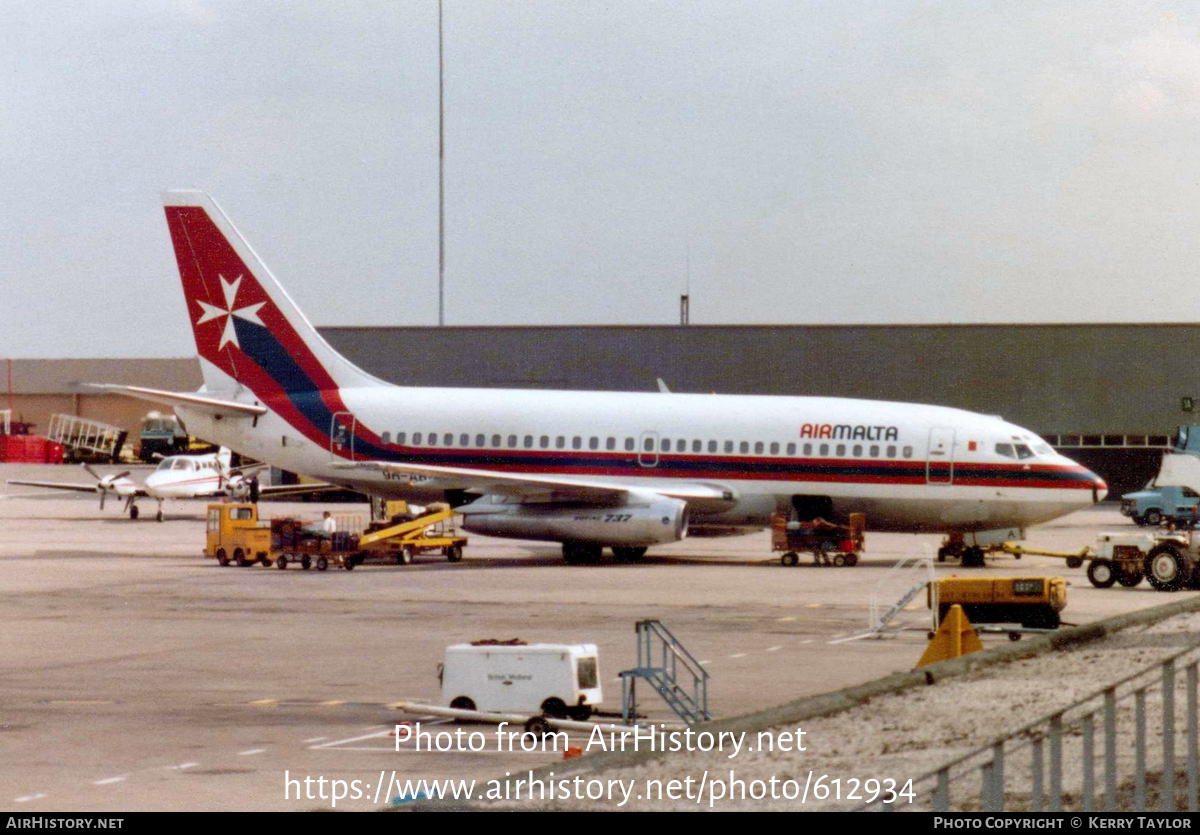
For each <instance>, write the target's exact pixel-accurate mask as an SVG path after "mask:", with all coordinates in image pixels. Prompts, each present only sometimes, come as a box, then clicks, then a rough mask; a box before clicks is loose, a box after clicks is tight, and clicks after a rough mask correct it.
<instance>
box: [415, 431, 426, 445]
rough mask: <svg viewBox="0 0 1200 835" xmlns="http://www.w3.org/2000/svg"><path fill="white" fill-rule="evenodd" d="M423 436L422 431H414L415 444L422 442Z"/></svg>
mask: <svg viewBox="0 0 1200 835" xmlns="http://www.w3.org/2000/svg"><path fill="white" fill-rule="evenodd" d="M422 437H424V436H423V435H421V433H420V432H414V433H413V443H414V444H420V443H421V438H422Z"/></svg>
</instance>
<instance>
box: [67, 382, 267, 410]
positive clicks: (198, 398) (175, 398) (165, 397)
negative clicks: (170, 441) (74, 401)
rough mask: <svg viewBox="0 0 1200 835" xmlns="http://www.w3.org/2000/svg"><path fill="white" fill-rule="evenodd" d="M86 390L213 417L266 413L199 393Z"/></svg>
mask: <svg viewBox="0 0 1200 835" xmlns="http://www.w3.org/2000/svg"><path fill="white" fill-rule="evenodd" d="M84 385H85V386H87V387H88V388H93V389H101V390H102V391H111V392H114V393H118V394H126V395H129V396H130V397H136V398H138V399H139V400H149V401H151V402H152V403H167V404H169V405H172V406H177V405H178V406H186V407H187V408H189V409H192V410H194V411H197V412H204V413H205V414H207V415H212V416H213V417H246V418H253V417H260V416H261V415H265V414H266V413H267V408H266V407H265V406H257V405H252V404H250V403H237V402H235V401H232V400H222V399H221V398H219V397H208V396H206V395H204V394H199V393H187V392H178V391H162V390H161V389H148V388H143V387H142V386H120V385H115V384H112V383H84Z"/></svg>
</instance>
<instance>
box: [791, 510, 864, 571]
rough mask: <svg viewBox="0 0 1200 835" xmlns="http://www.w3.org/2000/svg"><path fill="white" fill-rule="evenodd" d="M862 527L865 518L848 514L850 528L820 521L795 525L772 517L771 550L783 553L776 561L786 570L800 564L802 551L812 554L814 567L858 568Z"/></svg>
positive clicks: (792, 522)
mask: <svg viewBox="0 0 1200 835" xmlns="http://www.w3.org/2000/svg"><path fill="white" fill-rule="evenodd" d="M865 527H866V516H865V515H864V514H862V513H851V514H850V524H849V525H839V524H837V523H836V522H829V521H826V520H825V519H821V518H817V519H813V520H812V521H809V522H798V521H796V520H789V519H788V518H787V516H786V515H784V514H782V513H775V514H773V515H772V516H771V550H772V551H776V552H778V551H782V552H783V556H782V557H780V559H779V561H780V562H781V563H782V564H783V565H787V566H792V565H798V564H799V563H800V552H801V551H807V552H808V553H810V554H812V557H813V563H814V564H815V565H835V566H843V565H846V566H851V565H857V564H858V555H859V553H860V552H861V551H862V548H863V542H864V539H865V538H864V536H863V529H864V528H865Z"/></svg>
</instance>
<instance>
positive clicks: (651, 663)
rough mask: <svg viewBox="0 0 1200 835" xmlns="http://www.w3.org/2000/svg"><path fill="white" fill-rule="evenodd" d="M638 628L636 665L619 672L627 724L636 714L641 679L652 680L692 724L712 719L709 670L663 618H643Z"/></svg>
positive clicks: (669, 704)
mask: <svg viewBox="0 0 1200 835" xmlns="http://www.w3.org/2000/svg"><path fill="white" fill-rule="evenodd" d="M636 632H637V666H636V667H634V668H633V669H631V670H623V671H622V672H621V673H620V677H621V716H622V718H623V719H624V721H625V722H626V723H627V724H628V723H629V722H630V720H632V719H636V718H637V681H638V679H642V680H643V681H645V682H646V683H647V684H649V685H650V687H652V688H653V689H654V691H655V692H656V693H658V695H659V696H661V697H662V699H663V701H664V702H666V703H667V706H668V707H670V708H671V710H673V711H674V712H675V715H676V716H678V717H679V718H680V719H682V720H683V721H684V722H686V723H688V724H689V725H692V724H695V723H697V722H706V721H708V720H709V719H712V714H710V713H709V712H708V671H707V670H705V669H704V667H702V666H701V665H700V662H699V661H697V660H696V659H695V657H694V656H693V655H692V654H691V653H690V652H688V651H687V650H686V649H684V646H683V644H681V643H680V642H679V639H678V638H676V637H675V636H674V635H672V634H671V631H670V630H669V629H667V627H665V626H663V624H662V622H661V621H657V620H640V621H638V622H637V626H636Z"/></svg>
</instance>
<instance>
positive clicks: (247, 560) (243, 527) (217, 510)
mask: <svg viewBox="0 0 1200 835" xmlns="http://www.w3.org/2000/svg"><path fill="white" fill-rule="evenodd" d="M204 555H205V556H207V557H213V558H215V559H216V561H217V562H219V563H220V564H221V565H229V563H230V562H235V563H237V564H238V565H240V566H247V565H254V563H256V562H261V563H262V564H263V565H270V564H271V524H270V523H269V522H260V521H259V519H258V506H257V505H253V504H242V503H233V502H231V503H229V504H210V505H209V506H208V523H207V525H206V537H205V543H204Z"/></svg>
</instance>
